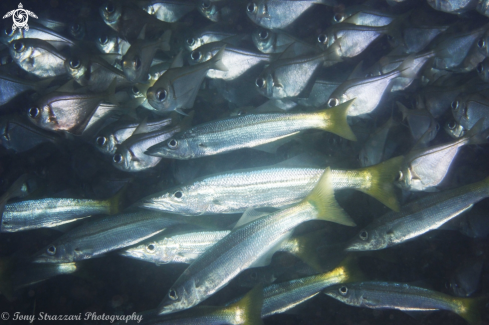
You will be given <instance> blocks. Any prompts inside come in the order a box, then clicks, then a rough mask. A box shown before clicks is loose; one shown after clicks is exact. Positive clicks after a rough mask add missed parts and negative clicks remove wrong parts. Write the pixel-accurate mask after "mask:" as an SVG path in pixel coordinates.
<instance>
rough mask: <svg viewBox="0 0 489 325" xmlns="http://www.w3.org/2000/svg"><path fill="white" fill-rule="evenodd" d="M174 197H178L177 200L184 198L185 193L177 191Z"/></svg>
mask: <svg viewBox="0 0 489 325" xmlns="http://www.w3.org/2000/svg"><path fill="white" fill-rule="evenodd" d="M173 196H174V197H176V198H177V199H181V198H182V196H183V193H182V191H176V192H175V194H173Z"/></svg>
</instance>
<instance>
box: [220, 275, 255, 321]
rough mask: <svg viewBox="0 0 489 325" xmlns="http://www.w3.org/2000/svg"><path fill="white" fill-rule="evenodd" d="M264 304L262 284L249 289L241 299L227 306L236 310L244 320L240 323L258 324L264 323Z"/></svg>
mask: <svg viewBox="0 0 489 325" xmlns="http://www.w3.org/2000/svg"><path fill="white" fill-rule="evenodd" d="M262 306H263V286H262V285H261V284H259V285H257V286H256V287H254V288H253V289H252V290H251V291H249V292H248V293H247V294H246V295H245V296H244V297H243V298H241V300H239V301H238V302H236V303H234V304H232V305H231V306H229V307H227V308H226V309H227V310H230V311H232V310H236V313H239V314H240V315H241V317H242V318H244V321H243V322H242V323H240V324H245V325H258V324H263V322H262V320H261V309H262Z"/></svg>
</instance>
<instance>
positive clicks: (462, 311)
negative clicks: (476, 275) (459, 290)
mask: <svg viewBox="0 0 489 325" xmlns="http://www.w3.org/2000/svg"><path fill="white" fill-rule="evenodd" d="M455 299H456V300H458V301H459V302H460V304H461V306H460V307H459V309H458V310H454V312H456V313H457V314H459V315H460V316H461V317H463V319H465V320H466V321H467V322H468V323H469V324H470V325H478V324H480V323H481V321H482V320H481V314H480V310H481V309H483V308H484V305H485V304H486V303H487V301H488V298H487V297H478V298H455Z"/></svg>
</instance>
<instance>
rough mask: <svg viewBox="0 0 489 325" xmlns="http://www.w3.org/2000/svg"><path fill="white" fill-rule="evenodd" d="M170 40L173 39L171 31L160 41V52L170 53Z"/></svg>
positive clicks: (165, 33) (162, 36) (164, 34)
mask: <svg viewBox="0 0 489 325" xmlns="http://www.w3.org/2000/svg"><path fill="white" fill-rule="evenodd" d="M170 39H171V30H167V31H166V32H164V33H163V35H161V37H160V38H159V39H158V42H159V43H160V45H159V47H160V50H162V51H164V52H168V51H170Z"/></svg>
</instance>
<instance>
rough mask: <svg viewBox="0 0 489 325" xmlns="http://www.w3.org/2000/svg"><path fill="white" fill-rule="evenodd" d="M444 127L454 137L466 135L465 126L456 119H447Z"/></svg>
mask: <svg viewBox="0 0 489 325" xmlns="http://www.w3.org/2000/svg"><path fill="white" fill-rule="evenodd" d="M443 128H444V129H445V131H446V132H447V133H448V134H449V135H450V136H451V137H452V138H454V139H459V138H461V137H463V136H464V135H465V128H464V127H463V126H462V125H460V123H458V122H457V121H455V119H451V120H449V121H447V122H446V123H445V125H444V127H443Z"/></svg>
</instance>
